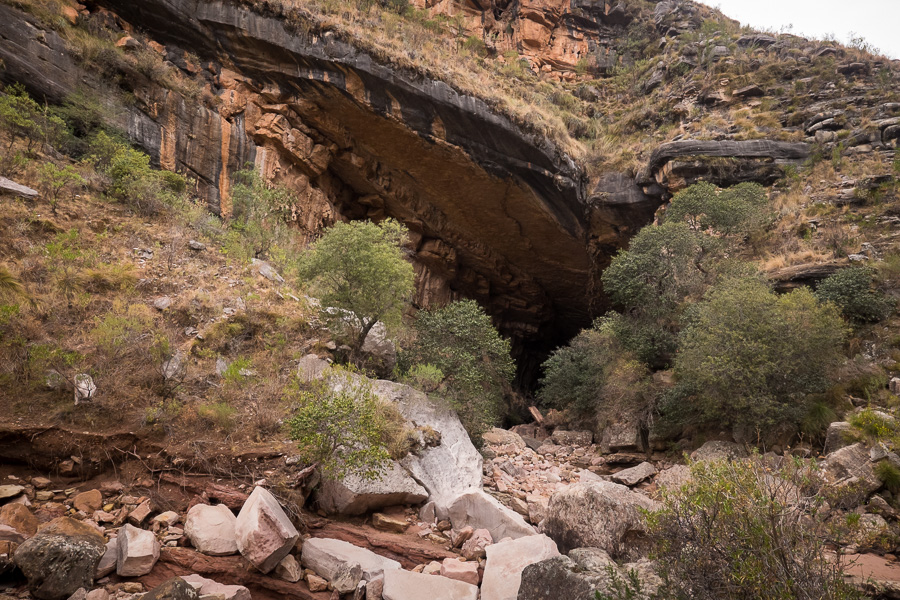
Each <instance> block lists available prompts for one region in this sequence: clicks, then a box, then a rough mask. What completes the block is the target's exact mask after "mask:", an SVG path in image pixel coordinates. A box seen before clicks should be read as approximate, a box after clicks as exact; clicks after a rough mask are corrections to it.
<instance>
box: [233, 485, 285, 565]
mask: <svg viewBox="0 0 900 600" xmlns="http://www.w3.org/2000/svg"><path fill="white" fill-rule="evenodd" d="M234 534H235V538H236V540H237V547H238V551H239V552H240V553H241V554H242V555H243V556H244V558H246V559H247V560H248V561H250V564H252V565H253V566H254V567H256V568H257V569H259V570H260V571H262V572H263V573H268V572H269V571H271V570H272V569H274V568H275V566H276V565H277V564H278V563H279V562H281V559H282V558H284V557H285V556H287V555H288V553H289V552H290V551H291V548H293V547H294V544H295V543H296V541H297V539H298V538H299V537H300V534H299V533H298V532H297V530H296V529H295V528H294V526H293V525H292V524H291V521H290V519H288V517H287V515H286V514H284V510H282V508H281V505H280V504H278V500H276V499H275V496H273V495H272V494H271V493H270V492H268V491H267V490H265V489H264V488H261V487H257V488H256V489H254V490H253V493H252V494H250V497H249V498H247V502H245V503H244V506H243V508H241V512H240V514H238V516H237V521H236V522H235V527H234Z"/></svg>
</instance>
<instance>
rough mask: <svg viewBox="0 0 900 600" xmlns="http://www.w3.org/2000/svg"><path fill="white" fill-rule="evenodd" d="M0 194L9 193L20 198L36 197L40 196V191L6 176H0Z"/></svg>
mask: <svg viewBox="0 0 900 600" xmlns="http://www.w3.org/2000/svg"><path fill="white" fill-rule="evenodd" d="M0 194H10V195H12V196H19V197H21V198H37V197H38V196H40V192H38V191H37V190H33V189H31V188H30V187H26V186H24V185H21V184H18V183H16V182H15V181H12V180H11V179H7V178H6V177H0Z"/></svg>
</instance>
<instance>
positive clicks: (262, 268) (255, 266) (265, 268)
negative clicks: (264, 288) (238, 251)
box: [250, 258, 284, 283]
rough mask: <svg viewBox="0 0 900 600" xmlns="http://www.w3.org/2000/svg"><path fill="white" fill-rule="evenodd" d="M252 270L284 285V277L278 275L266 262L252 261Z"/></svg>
mask: <svg viewBox="0 0 900 600" xmlns="http://www.w3.org/2000/svg"><path fill="white" fill-rule="evenodd" d="M250 270H251V271H252V272H254V273H257V274H258V275H260V276H261V277H265V278H266V279H268V280H269V281H272V282H274V283H284V277H282V276H281V275H279V274H278V271H276V270H275V267H273V266H272V265H270V264H269V263H267V262H266V261H264V260H259V259H258V258H253V259H251V260H250Z"/></svg>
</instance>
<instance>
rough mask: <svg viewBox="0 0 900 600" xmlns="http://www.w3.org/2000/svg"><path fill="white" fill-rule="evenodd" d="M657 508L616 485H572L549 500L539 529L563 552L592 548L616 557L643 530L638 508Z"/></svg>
mask: <svg viewBox="0 0 900 600" xmlns="http://www.w3.org/2000/svg"><path fill="white" fill-rule="evenodd" d="M657 506H658V505H657V503H656V502H654V501H653V500H650V499H649V498H647V497H646V496H643V495H642V494H639V493H637V492H633V491H631V490H630V489H628V488H627V487H625V486H623V485H619V484H617V483H612V482H608V481H595V482H589V483H576V484H573V485H570V486H569V487H567V488H564V489H562V490H560V491H558V492H556V493H555V494H553V496H552V497H551V498H550V505H549V507H548V508H547V517H546V518H545V519H544V522H543V526H542V529H543V531H544V533H546V534H547V535H549V536H550V537H551V538H553V540H555V541H556V543H557V544H558V545H559V547H560V549H561V550H563V551H568V550H571V549H573V548H581V547H592V548H600V549H602V550H604V551H606V552H608V553H609V554H611V555H613V556H620V555H623V554H624V553H625V551H626V546H628V545H629V544H630V543H631V542H633V541H635V540H639V539H640V538H641V536H642V535H643V533H644V531H645V528H644V521H643V518H642V516H641V513H640V510H639V509H646V510H653V509H655V508H657Z"/></svg>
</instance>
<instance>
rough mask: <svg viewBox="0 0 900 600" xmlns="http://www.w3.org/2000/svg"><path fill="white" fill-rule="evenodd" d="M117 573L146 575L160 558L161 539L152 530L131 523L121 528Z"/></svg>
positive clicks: (134, 575) (135, 575)
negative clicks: (139, 527)
mask: <svg viewBox="0 0 900 600" xmlns="http://www.w3.org/2000/svg"><path fill="white" fill-rule="evenodd" d="M116 539H117V540H118V545H117V552H118V556H117V559H116V573H117V574H119V575H120V576H122V577H138V576H140V575H146V574H147V573H149V572H150V571H151V570H153V566H154V565H155V564H156V561H157V560H159V548H160V546H159V541H158V540H157V539H156V536H155V535H153V533H152V532H150V531H147V530H145V529H138V528H137V527H134V526H133V525H131V524H127V525H125V526H124V527H123V528H122V529H120V530H119V535H118V537H117V538H116Z"/></svg>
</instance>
